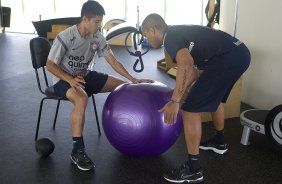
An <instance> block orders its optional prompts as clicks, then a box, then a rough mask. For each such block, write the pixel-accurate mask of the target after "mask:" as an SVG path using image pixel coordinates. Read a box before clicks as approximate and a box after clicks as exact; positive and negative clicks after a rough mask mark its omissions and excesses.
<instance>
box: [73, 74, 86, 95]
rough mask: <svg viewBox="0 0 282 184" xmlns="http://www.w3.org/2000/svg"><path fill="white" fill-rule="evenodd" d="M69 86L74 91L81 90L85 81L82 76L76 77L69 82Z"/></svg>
mask: <svg viewBox="0 0 282 184" xmlns="http://www.w3.org/2000/svg"><path fill="white" fill-rule="evenodd" d="M69 84H70V86H71V87H72V88H73V89H74V90H75V91H76V90H77V89H78V90H81V89H84V84H85V80H84V78H83V77H82V76H76V77H73V78H72V79H71V80H70V81H69Z"/></svg>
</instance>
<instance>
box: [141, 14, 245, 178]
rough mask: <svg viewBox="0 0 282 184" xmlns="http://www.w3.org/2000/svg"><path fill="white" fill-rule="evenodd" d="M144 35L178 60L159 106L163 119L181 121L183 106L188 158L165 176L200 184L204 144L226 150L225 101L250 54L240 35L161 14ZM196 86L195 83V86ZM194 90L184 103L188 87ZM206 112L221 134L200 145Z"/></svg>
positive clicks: (153, 17)
mask: <svg viewBox="0 0 282 184" xmlns="http://www.w3.org/2000/svg"><path fill="white" fill-rule="evenodd" d="M141 29H142V33H143V35H144V36H146V37H147V40H148V42H149V44H150V45H151V46H152V47H153V48H159V47H160V46H162V45H164V49H165V50H166V52H167V53H168V54H169V56H170V57H171V58H172V60H173V61H174V62H176V63H177V74H176V84H175V88H174V91H173V94H172V97H171V100H170V101H169V102H168V103H167V104H166V105H165V106H164V107H163V108H162V109H161V110H160V112H164V121H165V122H166V123H168V124H173V123H175V122H176V117H177V112H178V111H179V105H180V104H181V105H182V106H181V109H182V117H183V123H184V134H185V141H186V147H187V152H188V155H187V158H188V159H187V161H186V162H185V163H183V164H182V165H181V166H179V168H177V169H174V170H172V171H170V172H167V173H165V174H164V178H165V179H166V180H168V181H170V182H175V183H180V182H184V181H188V182H191V183H200V182H202V181H203V179H204V177H203V172H202V168H201V165H200V158H199V147H200V148H202V149H204V150H209V149H210V150H213V151H215V152H216V153H219V154H224V153H225V152H226V151H227V145H226V144H225V143H224V103H225V102H226V100H227V98H228V95H229V93H230V91H231V89H232V87H233V85H234V84H235V82H236V81H237V80H238V79H239V78H240V76H241V75H242V74H243V73H244V72H245V71H246V70H247V68H248V66H249V64H250V53H249V50H248V49H247V47H246V46H245V45H244V43H242V42H241V41H239V40H238V39H236V38H234V37H232V36H230V35H229V34H227V33H225V32H222V31H220V30H214V29H211V28H208V27H204V26H199V25H178V26H167V24H166V23H165V21H164V19H163V18H162V17H161V16H160V15H158V14H150V15H148V16H147V17H146V18H145V20H144V21H143V23H142V27H141ZM192 84H193V86H192ZM189 86H191V89H190V91H189V93H188V95H187V97H186V99H185V101H184V102H181V97H182V96H183V94H184V92H185V90H186V88H187V87H189ZM201 112H211V114H212V119H213V122H214V127H215V129H216V135H215V136H214V137H213V138H212V139H210V140H209V141H207V142H205V143H201V145H200V140H201V130H202V124H201Z"/></svg>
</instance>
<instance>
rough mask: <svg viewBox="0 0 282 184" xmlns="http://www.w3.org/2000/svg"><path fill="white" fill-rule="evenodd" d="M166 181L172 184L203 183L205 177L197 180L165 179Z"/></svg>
mask: <svg viewBox="0 0 282 184" xmlns="http://www.w3.org/2000/svg"><path fill="white" fill-rule="evenodd" d="M164 179H165V180H167V181H169V182H172V183H183V182H185V181H186V182H188V183H201V182H203V181H204V177H203V176H202V177H201V178H198V179H196V180H171V179H168V178H166V177H164Z"/></svg>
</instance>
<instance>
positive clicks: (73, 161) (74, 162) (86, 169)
mask: <svg viewBox="0 0 282 184" xmlns="http://www.w3.org/2000/svg"><path fill="white" fill-rule="evenodd" d="M70 159H71V162H72V163H73V164H74V165H76V166H77V168H78V169H80V170H82V171H89V170H92V169H94V167H92V168H90V169H88V168H83V167H80V166H79V165H78V164H77V162H76V161H75V160H73V159H72V158H70Z"/></svg>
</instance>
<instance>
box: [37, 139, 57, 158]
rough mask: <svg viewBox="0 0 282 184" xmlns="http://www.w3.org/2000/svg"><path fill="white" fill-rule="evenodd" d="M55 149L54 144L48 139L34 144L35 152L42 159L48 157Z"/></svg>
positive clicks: (39, 140)
mask: <svg viewBox="0 0 282 184" xmlns="http://www.w3.org/2000/svg"><path fill="white" fill-rule="evenodd" d="M54 149H55V145H54V143H53V142H52V141H51V140H50V139H48V138H41V139H38V140H37V141H36V143H35V150H36V152H37V153H38V154H40V155H41V156H42V157H48V156H49V155H50V154H51V153H53V151H54Z"/></svg>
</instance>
